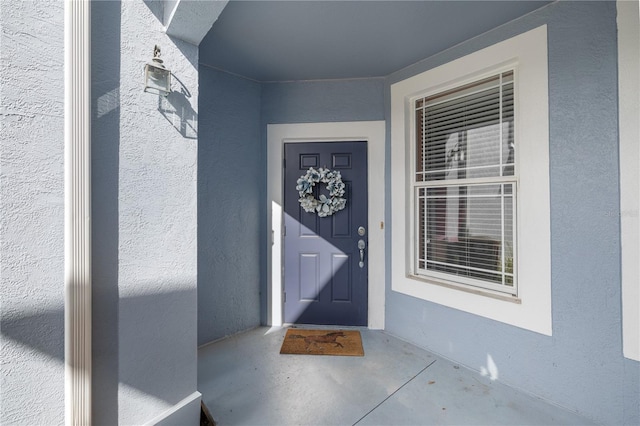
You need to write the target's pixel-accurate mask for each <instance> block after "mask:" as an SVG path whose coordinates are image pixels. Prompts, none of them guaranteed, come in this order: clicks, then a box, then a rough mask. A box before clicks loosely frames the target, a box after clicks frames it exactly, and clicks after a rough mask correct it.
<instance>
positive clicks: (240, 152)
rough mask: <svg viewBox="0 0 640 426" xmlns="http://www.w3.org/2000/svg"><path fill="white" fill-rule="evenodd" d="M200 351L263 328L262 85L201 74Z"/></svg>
mask: <svg viewBox="0 0 640 426" xmlns="http://www.w3.org/2000/svg"><path fill="white" fill-rule="evenodd" d="M200 87H201V92H202V95H201V96H200V108H199V109H200V111H202V115H201V120H200V123H201V124H200V137H199V148H198V344H200V345H202V344H205V343H208V342H211V341H213V340H216V339H219V338H221V337H224V336H228V335H231V334H234V333H237V332H239V331H242V330H246V329H249V328H253V327H256V326H258V325H260V282H261V281H260V280H261V274H260V258H261V256H262V251H261V241H260V222H261V218H262V217H263V216H264V208H263V206H262V205H261V204H260V201H261V193H260V187H261V184H260V182H261V181H262V180H263V177H262V173H263V169H264V165H263V162H264V160H263V158H264V157H263V156H262V155H261V151H262V150H261V147H260V131H259V122H260V121H259V120H260V92H261V91H260V84H258V83H255V82H253V81H250V80H246V79H243V78H239V77H235V76H232V75H229V74H226V73H223V72H219V71H216V70H213V69H211V68H208V67H206V66H200Z"/></svg>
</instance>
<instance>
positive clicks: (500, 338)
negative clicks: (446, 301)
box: [386, 2, 640, 424]
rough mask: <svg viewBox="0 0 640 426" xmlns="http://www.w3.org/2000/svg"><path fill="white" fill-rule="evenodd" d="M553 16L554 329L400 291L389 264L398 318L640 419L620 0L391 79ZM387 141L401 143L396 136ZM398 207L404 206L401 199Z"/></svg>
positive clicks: (551, 395)
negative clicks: (624, 191)
mask: <svg viewBox="0 0 640 426" xmlns="http://www.w3.org/2000/svg"><path fill="white" fill-rule="evenodd" d="M543 24H547V25H548V49H549V103H550V105H549V115H550V117H549V132H550V138H549V143H550V181H551V188H550V192H551V212H550V214H551V256H552V305H553V336H551V337H548V336H543V335H540V334H536V333H532V332H529V331H525V330H522V329H519V328H515V327H512V326H509V325H505V324H502V323H498V322H495V321H492V320H489V319H485V318H481V317H477V316H474V315H470V314H467V313H464V312H460V311H456V310H453V309H449V308H446V307H443V306H440V305H436V304H433V303H429V302H425V301H422V300H418V299H415V298H412V297H408V296H404V295H402V294H399V293H396V292H393V291H391V289H390V285H389V283H390V276H389V275H388V276H387V283H388V288H387V308H386V318H387V321H386V329H387V330H388V331H389V332H391V333H393V334H395V335H398V336H400V337H402V338H404V339H407V340H409V341H411V342H414V343H417V344H418V345H420V346H423V347H425V348H427V349H429V350H432V351H434V352H437V353H439V354H441V355H443V356H445V357H447V358H450V359H452V360H455V361H456V362H459V363H461V364H463V365H466V366H468V367H470V368H473V369H476V370H478V369H480V368H481V366H486V365H487V356H488V355H490V356H491V357H492V358H493V360H494V361H495V364H496V365H497V366H498V368H499V375H500V380H501V381H503V382H505V383H508V384H511V385H513V386H515V387H518V388H521V389H524V390H525V391H527V392H530V393H533V394H535V395H538V396H540V397H542V398H545V399H547V400H550V401H552V402H554V403H556V404H559V405H561V406H564V407H567V408H569V409H571V410H574V411H577V412H579V413H581V414H583V415H585V416H587V417H589V418H592V419H595V420H596V421H598V422H602V423H606V424H638V423H640V416H639V412H638V411H639V408H638V401H639V400H640V364H639V363H637V362H634V361H630V360H626V359H624V358H623V356H622V342H621V282H620V228H619V226H620V223H619V218H618V216H617V215H615V214H611V213H610V212H615V211H617V210H618V206H619V188H618V128H617V52H616V49H617V47H616V5H615V2H559V3H555V4H552V5H550V6H548V7H546V8H544V9H541V10H540V11H537V12H534V13H532V14H530V15H527V16H525V17H523V18H521V19H519V20H516V21H514V22H511V23H509V24H507V25H505V26H502V27H499V28H497V29H495V30H493V31H491V32H489V33H487V34H485V35H483V36H480V37H478V38H475V39H472V40H470V41H469V42H466V43H463V44H462V45H459V46H456V47H454V48H452V49H450V50H447V51H445V52H443V53H441V54H439V55H436V56H433V57H431V58H428V59H426V60H424V61H422V62H420V63H418V64H415V65H414V66H412V67H410V68H408V69H405V70H402V71H400V72H398V73H395V74H393V75H391V76H390V77H389V78H388V81H387V86H386V90H387V93H389V90H390V89H389V86H390V84H392V83H394V82H396V81H400V80H403V79H405V78H407V77H410V76H413V75H415V74H417V73H419V72H422V71H425V70H428V69H431V68H434V67H436V66H438V65H441V64H444V63H446V62H449V61H451V60H453V59H456V58H459V57H461V56H464V55H465V54H468V53H471V52H474V51H476V50H478V49H481V48H483V47H486V46H488V45H491V44H494V43H496V42H499V41H501V40H504V39H507V38H509V37H512V36H514V35H517V34H520V33H522V32H525V31H527V30H529V29H532V28H535V27H537V26H539V25H543ZM525 84H526V83H525ZM389 114H390V112H389V105H388V104H387V117H389V116H390V115H389ZM388 140H389V139H388ZM387 148H388V149H387V153H389V152H390V151H389V149H390V145H389V143H388V146H387ZM387 158H388V157H387ZM525 161H526V159H525ZM387 170H389V167H388V166H387ZM387 179H389V175H388V174H387ZM389 196H390V194H389V191H388V190H387V197H389ZM387 199H388V200H389V199H390V198H387ZM387 209H388V210H387V213H388V214H389V213H390V214H404V212H403V211H399V210H398V209H397V208H396V207H394V206H391V205H389V204H388V205H387ZM388 240H389V239H388ZM387 259H390V253H389V248H388V247H387ZM390 270H391V265H389V264H388V265H387V271H390Z"/></svg>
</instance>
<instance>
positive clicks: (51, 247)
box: [0, 1, 64, 425]
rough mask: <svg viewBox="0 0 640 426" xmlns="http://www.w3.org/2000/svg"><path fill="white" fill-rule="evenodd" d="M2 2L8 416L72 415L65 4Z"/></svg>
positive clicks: (0, 417)
mask: <svg viewBox="0 0 640 426" xmlns="http://www.w3.org/2000/svg"><path fill="white" fill-rule="evenodd" d="M63 6H64V5H63V3H62V2H58V1H38V2H31V1H29V2H21V1H20V2H9V1H2V3H1V4H0V27H1V32H0V46H1V49H0V104H1V109H0V123H1V126H2V127H1V131H0V135H1V141H2V148H1V153H0V159H1V160H0V161H1V166H0V200H1V201H0V202H1V204H0V230H1V231H0V232H1V235H0V258H1V260H2V262H1V269H0V276H1V282H2V284H1V285H0V295H1V301H0V304H1V314H2V323H1V326H0V331H1V333H2V335H1V339H2V340H1V343H0V344H1V346H2V348H1V354H2V355H1V358H2V362H1V367H0V369H1V374H0V376H1V379H0V380H1V384H0V388H1V389H2V391H1V392H0V398H1V401H0V423H1V424H12V425H39V424H61V423H63V421H64V169H63V166H64V133H63V132H64V74H63V71H64V25H63V23H64V7H63Z"/></svg>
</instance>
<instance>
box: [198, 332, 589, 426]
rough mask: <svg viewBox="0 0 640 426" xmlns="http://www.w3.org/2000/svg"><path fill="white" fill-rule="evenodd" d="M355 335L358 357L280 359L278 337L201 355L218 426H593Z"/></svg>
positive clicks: (230, 342) (395, 345)
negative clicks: (360, 351) (361, 350)
mask: <svg viewBox="0 0 640 426" xmlns="http://www.w3.org/2000/svg"><path fill="white" fill-rule="evenodd" d="M301 328H302V327H301ZM323 328H326V327H323ZM360 331H361V335H362V343H363V346H364V351H365V356H364V357H344V356H305V355H280V354H279V351H280V345H281V344H282V341H283V339H284V334H285V332H286V329H283V328H278V329H271V330H270V329H269V328H257V329H254V330H251V331H248V332H245V333H242V334H239V335H236V336H232V337H229V338H227V339H224V340H221V341H218V342H215V343H212V344H209V345H206V346H203V347H201V348H200V349H199V350H198V388H199V391H200V392H201V393H202V399H203V401H204V402H205V404H206V405H207V407H208V408H209V410H210V411H211V414H212V415H213V417H214V419H215V421H216V422H217V424H218V425H222V426H223V425H356V424H357V425H589V424H594V423H592V422H590V421H588V420H586V419H584V418H582V417H580V416H578V415H576V414H574V413H571V412H569V411H566V410H564V409H562V408H559V407H556V406H554V405H550V404H548V403H545V402H544V401H541V400H539V399H536V398H534V397H531V396H529V395H526V394H523V393H521V392H519V391H517V390H514V389H512V388H510V387H507V386H505V385H503V384H501V383H500V382H498V381H491V380H490V379H489V378H487V377H483V376H482V375H480V374H478V373H477V372H474V371H471V370H468V369H466V368H464V367H461V366H458V365H456V364H454V363H451V362H450V361H448V360H446V359H443V358H441V357H438V356H436V355H434V354H431V353H429V352H427V351H425V350H423V349H421V348H418V347H416V346H413V345H411V344H409V343H406V342H404V341H402V340H399V339H397V338H395V337H393V336H391V335H389V334H387V333H385V332H382V331H373V330H368V329H360Z"/></svg>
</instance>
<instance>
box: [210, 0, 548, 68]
mask: <svg viewBox="0 0 640 426" xmlns="http://www.w3.org/2000/svg"><path fill="white" fill-rule="evenodd" d="M548 3H550V2H549V1H484V0H476V1H240V0H232V1H230V2H229V4H228V5H227V6H226V8H225V9H224V10H223V11H222V14H221V15H220V17H219V18H218V20H217V21H216V22H215V24H214V25H213V27H212V29H211V30H210V31H209V33H208V34H207V35H206V36H205V38H204V39H203V41H202V43H201V44H200V62H201V63H202V64H206V65H209V66H213V67H216V68H220V69H223V70H226V71H229V72H232V73H236V74H239V75H242V76H245V77H248V78H251V79H254V80H257V81H288V80H316V79H343V78H363V77H381V76H387V75H389V74H391V73H392V72H394V71H397V70H400V69H402V68H404V67H406V66H408V65H411V64H413V63H415V62H417V61H419V60H421V59H423V58H427V57H429V56H431V55H433V54H435V53H438V52H440V51H442V50H445V49H447V48H449V47H451V46H454V45H456V44H458V43H460V42H463V41H465V40H468V39H470V38H472V37H475V36H477V35H479V34H482V33H484V32H486V31H488V30H490V29H492V28H495V27H497V26H499V25H502V24H504V23H506V22H509V21H511V20H513V19H516V18H518V17H520V16H522V15H525V14H527V13H529V12H531V11H533V10H535V9H538V8H540V7H543V6H545V5H546V4H548Z"/></svg>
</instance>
